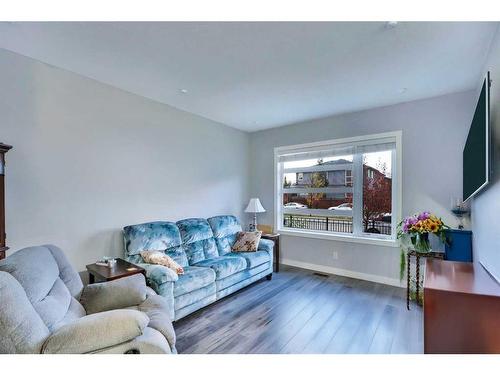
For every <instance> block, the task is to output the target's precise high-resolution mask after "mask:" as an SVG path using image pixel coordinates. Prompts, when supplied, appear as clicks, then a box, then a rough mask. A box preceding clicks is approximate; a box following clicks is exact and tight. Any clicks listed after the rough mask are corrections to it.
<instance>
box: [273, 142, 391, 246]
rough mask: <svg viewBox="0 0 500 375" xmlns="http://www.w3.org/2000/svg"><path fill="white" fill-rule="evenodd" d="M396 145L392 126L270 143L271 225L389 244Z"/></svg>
mask: <svg viewBox="0 0 500 375" xmlns="http://www.w3.org/2000/svg"><path fill="white" fill-rule="evenodd" d="M400 145H401V132H392V133H384V134H378V135H371V136H364V137H355V138H347V139H338V140H331V141H325V142H315V143H311V144H302V145H295V146H284V147H278V148H276V149H275V168H276V182H275V184H276V186H275V212H276V217H275V219H276V228H277V229H278V230H279V231H281V232H284V233H288V234H292V235H304V236H307V237H321V238H331V239H339V238H341V239H343V240H354V241H356V240H360V239H361V240H363V241H362V242H364V241H366V240H368V241H371V240H375V241H379V242H380V241H382V242H391V244H392V245H394V243H395V232H396V223H397V221H398V219H399V217H400V213H399V212H400V208H401V203H400V202H401V194H400V186H401V182H400V176H401V158H400V154H399V153H400V148H401V146H400ZM284 182H286V183H284ZM392 245H391V246H392Z"/></svg>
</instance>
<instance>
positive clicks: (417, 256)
mask: <svg viewBox="0 0 500 375" xmlns="http://www.w3.org/2000/svg"><path fill="white" fill-rule="evenodd" d="M411 257H415V301H416V302H417V304H418V305H422V301H421V300H420V298H419V295H420V258H437V259H443V257H444V254H443V253H439V252H435V251H430V252H428V253H419V252H416V251H415V250H410V251H408V253H407V254H406V308H407V309H408V310H410V278H411Z"/></svg>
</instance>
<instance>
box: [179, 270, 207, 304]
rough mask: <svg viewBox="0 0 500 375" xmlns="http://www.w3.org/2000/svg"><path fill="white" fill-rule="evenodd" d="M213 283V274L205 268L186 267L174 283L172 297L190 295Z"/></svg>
mask: <svg viewBox="0 0 500 375" xmlns="http://www.w3.org/2000/svg"><path fill="white" fill-rule="evenodd" d="M214 282H215V272H214V271H213V270H212V269H211V268H207V267H194V266H188V267H185V268H184V274H183V275H179V279H178V280H177V281H176V282H175V283H174V297H177V296H181V295H183V294H186V293H190V292H192V291H193V290H197V289H200V288H203V287H205V286H207V285H210V284H212V283H214Z"/></svg>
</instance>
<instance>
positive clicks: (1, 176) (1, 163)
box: [0, 143, 12, 259]
mask: <svg viewBox="0 0 500 375" xmlns="http://www.w3.org/2000/svg"><path fill="white" fill-rule="evenodd" d="M11 148H12V146H9V145H6V144H3V143H0V259H3V258H5V252H6V251H7V250H8V249H9V248H8V247H7V246H6V244H5V181H4V180H5V154H6V153H7V151H9V150H10V149H11Z"/></svg>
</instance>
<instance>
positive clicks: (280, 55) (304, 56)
mask: <svg viewBox="0 0 500 375" xmlns="http://www.w3.org/2000/svg"><path fill="white" fill-rule="evenodd" d="M496 28H497V23H480V22H474V23H445V22H438V23H432V22H419V23H413V22H403V23H399V24H398V25H397V27H396V28H393V29H390V28H387V27H385V24H384V23H382V22H328V23H319V22H318V23H245V22H233V23H219V22H217V23H206V22H195V23H192V22H191V23H176V22H160V23H139V22H137V23H128V22H122V23H117V22H110V23H102V22H95V23H94V22H92V23H74V22H67V23H61V22H54V23H12V22H0V47H3V48H5V49H8V50H11V51H14V52H18V53H20V54H23V55H26V56H29V57H32V58H35V59H38V60H40V61H43V62H46V63H49V64H52V65H54V66H57V67H61V68H64V69H67V70H70V71H73V72H76V73H79V74H82V75H84V76H87V77H91V78H93V79H96V80H98V81H101V82H104V83H107V84H110V85H113V86H116V87H119V88H121V89H124V90H127V91H130V92H133V93H136V94H139V95H142V96H145V97H148V98H151V99H155V100H157V101H160V102H162V103H166V104H170V105H172V106H174V107H177V108H180V109H183V110H185V111H188V112H192V113H195V114H198V115H201V116H204V117H207V118H209V119H212V120H215V121H218V122H221V123H224V124H227V125H229V126H233V127H235V128H239V129H242V130H246V131H255V130H259V129H265V128H271V127H275V126H281V125H285V124H289V123H294V122H298V121H303V120H308V119H312V118H318V117H324V116H328V115H333V114H337V113H345V112H351V111H356V110H361V109H366V108H372V107H377V106H382V105H388V104H394V103H399V102H404V101H410V100H415V99H420V98H425V97H431V96H436V95H441V94H446V93H450V92H457V91H462V90H467V89H472V88H475V86H476V85H477V83H478V81H479V79H480V77H479V75H480V71H481V68H482V67H483V63H484V61H485V59H486V55H487V52H488V47H489V44H490V42H491V40H492V37H493V35H494V33H495V31H496ZM180 89H186V90H188V92H187V93H182V92H181V91H180Z"/></svg>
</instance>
